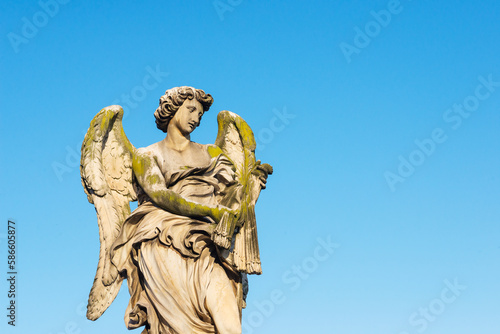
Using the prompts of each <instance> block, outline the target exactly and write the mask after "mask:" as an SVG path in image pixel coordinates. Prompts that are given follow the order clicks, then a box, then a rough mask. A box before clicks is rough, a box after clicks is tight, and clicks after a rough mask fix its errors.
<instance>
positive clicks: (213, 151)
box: [208, 145, 222, 158]
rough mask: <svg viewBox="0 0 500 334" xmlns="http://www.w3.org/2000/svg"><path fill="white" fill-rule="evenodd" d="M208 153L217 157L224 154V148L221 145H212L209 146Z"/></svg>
mask: <svg viewBox="0 0 500 334" xmlns="http://www.w3.org/2000/svg"><path fill="white" fill-rule="evenodd" d="M208 154H210V156H211V157H212V158H215V157H218V156H219V155H221V154H222V150H221V149H220V147H218V146H215V145H212V146H209V147H208Z"/></svg>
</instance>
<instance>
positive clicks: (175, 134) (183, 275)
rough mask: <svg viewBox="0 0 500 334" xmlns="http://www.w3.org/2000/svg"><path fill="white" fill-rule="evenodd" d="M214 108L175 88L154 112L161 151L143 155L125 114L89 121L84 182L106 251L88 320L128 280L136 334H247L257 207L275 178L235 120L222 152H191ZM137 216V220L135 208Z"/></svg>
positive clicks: (222, 139) (226, 126) (223, 133)
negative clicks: (245, 311)
mask: <svg viewBox="0 0 500 334" xmlns="http://www.w3.org/2000/svg"><path fill="white" fill-rule="evenodd" d="M212 102H213V99H212V97H211V96H210V95H209V94H206V93H205V92H204V91H202V90H199V89H195V88H192V87H176V88H172V89H170V90H167V91H166V92H165V95H164V96H162V97H161V99H160V106H159V107H158V109H157V110H156V112H155V117H156V124H157V127H158V128H159V129H160V130H162V131H164V132H166V133H167V135H166V137H165V139H164V140H162V141H160V142H158V143H155V144H152V145H150V146H148V147H145V148H139V149H136V148H135V147H134V146H133V145H132V144H131V143H130V142H129V141H128V139H127V137H126V136H125V133H124V131H123V127H122V124H121V119H122V117H123V109H122V108H121V107H120V106H110V107H107V108H104V109H102V110H101V111H100V112H99V113H98V114H97V115H96V116H95V117H94V119H93V120H92V122H91V124H90V128H89V130H88V132H87V135H86V136H85V139H84V142H83V145H82V159H81V176H82V184H83V186H84V190H85V192H86V193H87V197H88V200H89V202H90V203H93V204H94V205H95V208H96V212H97V218H98V224H99V235H100V240H101V249H100V254H99V263H98V267H97V273H96V277H95V280H94V284H93V286H92V290H91V292H90V296H89V303H88V308H87V317H88V318H89V319H91V320H96V319H97V318H99V317H100V316H101V315H102V314H103V312H104V311H105V310H106V309H107V308H108V307H109V305H110V304H111V303H112V301H113V300H114V298H115V297H116V295H117V293H118V291H119V289H120V286H121V283H122V281H123V279H127V283H128V287H129V292H130V294H131V298H130V302H129V305H128V307H127V310H126V314H125V323H126V325H127V327H128V328H129V329H134V328H138V327H141V326H145V329H144V332H143V333H151V334H153V333H155V334H156V333H179V334H185V333H241V311H242V308H244V307H245V297H246V292H247V290H248V287H247V280H246V275H247V274H260V273H261V264H260V257H259V247H258V241H257V228H256V221H255V211H254V208H255V203H256V201H257V198H258V196H259V193H260V191H261V189H263V188H265V184H266V180H267V177H268V175H269V174H271V173H272V168H271V166H270V165H268V164H261V163H260V161H256V159H255V153H254V151H255V139H254V136H253V133H252V130H251V129H250V127H249V126H248V125H247V124H246V123H245V121H243V119H242V118H241V117H239V116H238V115H236V114H234V113H231V112H229V111H222V112H220V113H219V115H218V117H217V120H218V124H219V129H218V135H217V140H216V143H215V145H201V144H198V143H194V142H192V141H191V140H190V134H191V132H192V131H193V130H194V129H195V128H196V127H197V126H198V125H199V124H200V121H201V118H202V116H203V113H204V112H206V111H207V110H208V109H209V108H210V106H211V104H212ZM135 200H137V201H138V202H139V205H138V208H137V209H136V210H134V212H132V213H131V212H130V202H131V201H135Z"/></svg>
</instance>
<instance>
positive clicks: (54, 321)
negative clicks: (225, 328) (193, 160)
mask: <svg viewBox="0 0 500 334" xmlns="http://www.w3.org/2000/svg"><path fill="white" fill-rule="evenodd" d="M499 17H500V4H499V3H498V1H493V0H486V1H480V2H478V1H472V0H467V1H449V0H448V1H429V0H413V1H410V0H401V1H399V2H398V1H394V0H390V1H388V0H376V1H361V0H357V1H326V0H325V1H289V0H288V1H285V0H282V1H256V0H220V1H194V0H184V1H180V0H177V1H170V0H162V1H131V0H122V1H103V2H98V1H81V0H72V1H68V0H64V1H63V0H59V2H56V0H41V1H40V2H38V1H24V0H19V1H2V2H1V3H0V18H1V20H0V21H1V22H2V24H1V27H2V28H1V33H0V37H1V38H0V48H1V50H2V51H1V61H0V78H1V79H0V106H1V116H0V134H1V141H0V145H1V146H0V147H1V148H0V152H1V154H2V160H1V165H0V170H1V173H0V184H1V185H2V190H1V191H0V203H2V204H1V225H0V226H1V228H0V254H1V255H0V263H1V266H0V268H1V280H0V281H1V283H0V296H1V298H0V303H1V307H0V309H1V310H3V311H1V312H0V313H1V314H0V319H3V320H1V323H0V332H2V333H40V334H61V333H67V334H76V333H82V334H83V333H93V334H99V333H111V332H112V333H129V331H128V330H127V329H126V328H125V326H124V323H123V316H124V312H125V307H126V305H127V302H128V298H129V296H128V291H127V289H125V288H124V289H122V291H121V292H120V295H119V296H118V298H117V299H116V300H115V302H114V303H113V305H112V306H111V307H110V308H109V309H108V311H106V313H105V314H104V315H103V316H102V317H101V318H100V319H99V320H97V321H96V322H91V321H88V320H86V318H85V315H84V308H85V303H86V299H87V296H88V292H89V291H90V287H91V285H92V282H93V279H94V274H95V269H96V266H97V260H98V252H99V237H98V228H97V220H96V214H95V211H94V207H93V206H92V205H91V204H89V203H88V202H87V199H86V196H85V194H84V192H83V188H82V186H81V183H80V173H79V159H80V146H81V143H82V140H83V137H84V133H85V131H86V130H87V128H88V126H89V123H90V121H91V119H92V118H93V116H94V115H95V114H96V113H97V112H98V111H99V110H100V109H101V108H103V107H105V106H108V105H111V104H121V105H122V106H123V107H124V109H125V115H126V116H125V119H124V121H123V124H124V129H125V132H126V134H127V136H128V138H129V139H130V141H131V142H132V143H133V144H134V145H135V146H136V147H142V146H147V145H150V144H152V143H154V142H156V141H159V140H161V139H162V138H163V136H164V135H163V133H162V132H160V131H159V130H157V129H156V127H155V124H154V117H153V112H154V110H155V109H156V107H157V105H158V99H159V97H160V96H161V95H162V94H163V93H164V91H165V90H166V89H169V88H171V87H175V86H180V85H190V86H194V87H196V88H201V89H203V90H205V91H206V92H208V93H210V94H211V95H212V96H213V97H214V100H215V102H214V104H213V106H212V108H211V110H210V111H209V112H207V114H206V115H205V116H204V117H203V121H202V124H201V126H200V127H199V128H198V129H197V130H196V131H195V132H194V134H193V136H192V139H193V140H194V141H197V142H200V143H213V141H214V140H215V136H216V132H217V124H216V116H217V113H218V112H219V111H220V110H223V109H227V110H231V111H233V112H236V113H238V114H239V115H241V116H242V117H243V118H244V119H245V120H246V121H247V122H248V123H249V125H250V126H251V127H252V129H253V130H254V133H255V134H256V138H257V143H258V151H257V157H258V158H259V159H261V160H262V161H263V162H267V163H270V164H272V165H273V166H274V169H275V173H274V175H272V176H271V177H270V178H269V181H268V189H266V190H264V191H263V192H262V193H261V197H260V200H259V203H258V205H257V223H258V229H259V242H260V250H261V259H262V262H263V271H264V273H263V275H262V276H255V277H251V279H250V293H249V297H248V300H247V302H248V307H247V309H246V310H244V313H243V320H244V331H243V333H247V334H251V333H259V334H260V333H262V334H266V333H273V334H274V333H335V334H337V333H338V334H415V333H428V334H431V333H435V334H448V333H450V334H452V333H453V334H472V333H481V334H498V333H499V330H500V317H499V316H498V315H499V314H500V302H499V300H500V224H499V220H500V196H499V195H500V192H499V189H500V131H499V126H500V66H499V65H500V57H499V55H500V20H499V19H498V18H499ZM8 219H13V220H14V221H15V222H16V226H17V230H16V231H17V249H18V253H17V257H18V258H17V260H18V264H17V268H16V269H17V271H18V275H17V287H16V289H17V291H16V292H17V299H16V307H17V309H16V311H17V318H16V327H15V328H13V327H12V326H9V325H7V320H8V319H7V317H6V315H7V310H6V308H7V306H8V303H9V299H8V297H7V292H8V290H9V286H8V282H7V278H8V275H7V271H8V268H7V238H6V237H7V221H8ZM124 287H125V285H124ZM134 333H140V330H137V331H134Z"/></svg>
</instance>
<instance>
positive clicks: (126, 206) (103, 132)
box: [80, 106, 137, 320]
mask: <svg viewBox="0 0 500 334" xmlns="http://www.w3.org/2000/svg"><path fill="white" fill-rule="evenodd" d="M122 118H123V109H122V107H120V106H109V107H107V108H104V109H102V110H101V111H100V112H99V113H98V114H97V115H96V116H95V117H94V119H93V120H92V122H91V123H90V127H89V130H88V131H87V134H86V135H85V139H84V141H83V144H82V158H81V167H80V172H81V178H82V184H83V188H84V190H85V193H86V194H87V198H88V200H89V202H90V203H93V204H94V206H95V209H96V213H97V222H98V226H99V238H100V243H101V246H100V250H99V262H98V265H97V271H96V276H95V279H94V283H93V286H92V289H91V290H90V294H89V302H88V306H87V318H89V319H90V320H96V319H98V318H99V317H100V316H101V315H102V314H103V313H104V311H105V310H106V309H107V308H108V307H109V305H111V303H112V302H113V300H114V299H115V297H116V295H117V294H118V291H119V290H120V286H121V283H122V280H123V278H122V277H121V276H119V275H118V270H117V268H116V267H115V266H114V265H113V264H112V263H111V259H110V255H109V254H110V248H111V245H112V244H113V242H114V241H115V240H116V238H117V236H118V234H119V233H120V230H121V227H122V225H123V222H124V221H125V219H126V218H127V217H128V216H129V215H130V202H131V201H135V200H136V199H137V195H136V193H135V191H134V188H133V176H132V157H133V154H134V151H135V148H134V147H133V146H132V144H131V143H130V142H129V141H128V139H127V137H126V136H125V132H124V131H123V126H122V123H121V121H122Z"/></svg>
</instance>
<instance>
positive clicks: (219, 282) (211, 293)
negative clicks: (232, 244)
mask: <svg viewBox="0 0 500 334" xmlns="http://www.w3.org/2000/svg"><path fill="white" fill-rule="evenodd" d="M233 285H234V284H233V283H232V281H231V280H230V279H229V278H228V277H227V274H226V272H225V271H224V269H223V268H222V267H221V266H220V265H218V264H214V269H213V271H212V274H211V276H210V284H209V285H208V290H207V299H206V302H207V308H208V311H209V312H210V314H211V316H212V319H213V320H214V323H215V328H216V330H217V333H218V334H241V319H240V312H239V309H238V303H237V298H236V294H235V289H234V286H233Z"/></svg>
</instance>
